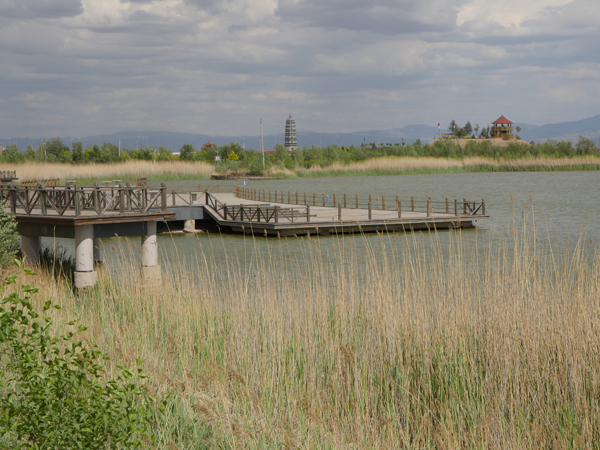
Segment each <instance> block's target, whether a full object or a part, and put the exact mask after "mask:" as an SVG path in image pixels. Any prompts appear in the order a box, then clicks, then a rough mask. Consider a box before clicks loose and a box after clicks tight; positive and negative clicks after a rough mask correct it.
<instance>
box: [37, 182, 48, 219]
mask: <svg viewBox="0 0 600 450" xmlns="http://www.w3.org/2000/svg"><path fill="white" fill-rule="evenodd" d="M38 189H39V190H40V207H41V208H42V214H43V215H44V216H45V215H46V213H47V210H46V187H45V186H44V184H43V183H38Z"/></svg>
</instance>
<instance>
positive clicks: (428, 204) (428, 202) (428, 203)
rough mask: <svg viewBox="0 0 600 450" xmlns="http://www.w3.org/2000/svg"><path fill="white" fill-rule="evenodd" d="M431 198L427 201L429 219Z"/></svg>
mask: <svg viewBox="0 0 600 450" xmlns="http://www.w3.org/2000/svg"><path fill="white" fill-rule="evenodd" d="M431 209H432V208H431V197H429V198H428V199H427V217H431Z"/></svg>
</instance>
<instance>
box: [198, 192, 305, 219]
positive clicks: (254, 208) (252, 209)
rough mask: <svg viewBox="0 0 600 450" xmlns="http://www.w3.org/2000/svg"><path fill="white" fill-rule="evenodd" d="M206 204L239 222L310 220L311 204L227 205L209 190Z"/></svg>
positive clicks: (220, 215)
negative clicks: (294, 206)
mask: <svg viewBox="0 0 600 450" xmlns="http://www.w3.org/2000/svg"><path fill="white" fill-rule="evenodd" d="M204 196H205V199H206V206H209V207H210V208H212V209H213V211H215V213H217V215H218V216H219V217H220V218H221V219H223V220H235V221H239V222H264V223H279V221H280V220H287V221H288V222H295V221H297V220H298V219H306V221H307V222H310V218H311V215H310V206H307V207H306V208H304V209H295V208H282V207H281V206H278V205H276V206H272V205H269V204H252V205H227V204H226V203H222V202H221V201H220V200H219V199H217V198H216V197H215V196H214V195H211V194H210V193H209V192H208V191H206V192H205V193H204ZM313 217H314V216H313Z"/></svg>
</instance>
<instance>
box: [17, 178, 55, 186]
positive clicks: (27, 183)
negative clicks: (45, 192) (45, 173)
mask: <svg viewBox="0 0 600 450" xmlns="http://www.w3.org/2000/svg"><path fill="white" fill-rule="evenodd" d="M59 182H60V180H59V179H53V180H27V181H21V186H37V185H38V184H40V183H41V184H43V185H44V186H46V187H48V186H58V184H59Z"/></svg>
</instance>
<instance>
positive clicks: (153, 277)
mask: <svg viewBox="0 0 600 450" xmlns="http://www.w3.org/2000/svg"><path fill="white" fill-rule="evenodd" d="M146 224H147V231H148V234H147V235H145V236H142V284H143V286H156V285H159V284H161V283H162V276H161V272H160V266H159V265H158V247H157V243H156V222H146Z"/></svg>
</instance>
